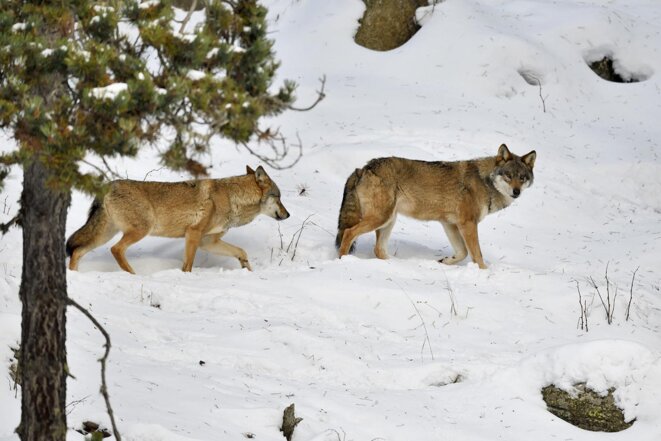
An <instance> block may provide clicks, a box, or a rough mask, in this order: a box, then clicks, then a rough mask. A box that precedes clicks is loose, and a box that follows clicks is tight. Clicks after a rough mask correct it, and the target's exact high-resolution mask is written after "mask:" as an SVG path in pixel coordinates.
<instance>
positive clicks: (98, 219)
mask: <svg viewBox="0 0 661 441" xmlns="http://www.w3.org/2000/svg"><path fill="white" fill-rule="evenodd" d="M107 226H108V216H107V214H106V211H105V209H104V208H103V203H102V202H101V200H100V199H99V198H96V199H94V202H92V206H91V207H90V211H89V214H88V215H87V222H86V223H85V225H83V226H82V227H80V228H79V229H78V230H77V231H76V232H75V233H73V234H72V235H71V236H70V237H69V239H68V240H67V256H69V257H71V255H72V254H73V252H74V251H75V250H76V248H79V247H89V246H90V245H92V244H93V243H95V242H97V240H98V239H99V236H101V235H103V232H104V231H105V230H106V229H107Z"/></svg>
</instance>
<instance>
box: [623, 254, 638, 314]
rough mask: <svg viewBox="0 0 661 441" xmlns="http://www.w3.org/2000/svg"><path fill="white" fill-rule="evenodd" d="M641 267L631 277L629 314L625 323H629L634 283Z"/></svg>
mask: <svg viewBox="0 0 661 441" xmlns="http://www.w3.org/2000/svg"><path fill="white" fill-rule="evenodd" d="M639 269H640V267H638V268H636V270H635V271H634V272H633V275H632V276H631V287H630V288H629V303H627V314H626V319H625V321H627V322H628V321H629V313H630V312H631V302H632V301H633V282H634V281H635V280H636V273H637V272H638V270H639Z"/></svg>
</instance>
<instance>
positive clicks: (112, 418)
mask: <svg viewBox="0 0 661 441" xmlns="http://www.w3.org/2000/svg"><path fill="white" fill-rule="evenodd" d="M67 302H68V304H69V305H71V306H73V307H74V308H76V309H77V310H79V311H80V312H82V313H83V315H84V316H85V317H87V318H88V319H89V320H90V321H91V322H92V323H93V324H94V326H96V328H97V329H98V330H99V332H101V334H103V337H104V338H105V340H106V344H105V345H104V347H105V352H104V354H103V357H101V358H100V359H99V362H100V363H101V389H100V392H101V395H103V399H104V401H105V403H106V411H107V412H108V417H110V424H111V425H112V432H113V434H114V435H115V439H116V440H117V441H122V437H121V436H120V434H119V430H117V424H116V423H115V414H114V412H113V410H112V406H111V405H110V396H109V395H108V386H107V383H106V361H107V360H108V354H110V335H109V334H108V332H107V331H106V330H105V328H104V327H103V326H101V323H99V321H98V320H97V319H96V318H95V317H94V316H93V315H92V314H91V313H90V312H89V311H88V310H87V309H85V308H83V307H82V306H81V305H80V304H78V302H76V301H75V300H73V299H72V298H68V299H67Z"/></svg>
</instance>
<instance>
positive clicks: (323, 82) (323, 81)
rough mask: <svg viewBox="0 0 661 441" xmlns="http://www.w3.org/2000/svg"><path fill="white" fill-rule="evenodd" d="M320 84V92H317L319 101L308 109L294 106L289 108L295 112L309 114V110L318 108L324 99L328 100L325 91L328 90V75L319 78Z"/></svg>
mask: <svg viewBox="0 0 661 441" xmlns="http://www.w3.org/2000/svg"><path fill="white" fill-rule="evenodd" d="M319 82H320V83H321V87H320V89H319V90H317V91H316V92H317V99H316V100H315V101H314V102H313V103H312V104H311V105H309V106H308V107H303V108H299V107H294V106H289V110H295V111H296V112H307V111H308V110H312V109H314V108H315V107H317V104H319V103H320V102H321V101H322V100H323V99H324V98H326V93H325V92H324V90H325V89H326V75H323V76H322V77H321V78H319Z"/></svg>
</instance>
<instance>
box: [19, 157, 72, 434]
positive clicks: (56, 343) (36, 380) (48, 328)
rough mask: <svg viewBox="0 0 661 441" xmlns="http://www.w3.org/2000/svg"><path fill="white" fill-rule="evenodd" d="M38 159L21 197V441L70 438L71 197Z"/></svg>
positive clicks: (28, 169)
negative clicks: (67, 238) (51, 181)
mask: <svg viewBox="0 0 661 441" xmlns="http://www.w3.org/2000/svg"><path fill="white" fill-rule="evenodd" d="M48 177H49V174H48V169H47V168H46V167H45V166H44V164H42V163H41V162H40V161H39V160H38V159H34V160H33V161H32V162H31V163H30V164H29V165H27V166H26V167H25V168H24V178H23V193H22V196H21V209H22V220H21V221H22V226H23V273H22V276H21V288H20V291H19V295H20V298H21V303H22V305H23V311H22V329H21V331H22V334H21V352H20V360H19V364H20V375H21V424H20V425H19V427H18V429H17V432H18V435H19V436H20V438H21V440H22V441H60V440H61V441H64V440H65V438H66V431H67V424H66V412H65V406H66V379H67V361H66V346H65V342H66V306H67V285H66V269H65V253H64V234H65V226H66V216H67V208H68V207H69V202H70V198H71V195H70V193H69V192H59V191H54V190H52V189H50V188H48V185H47V180H48Z"/></svg>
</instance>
